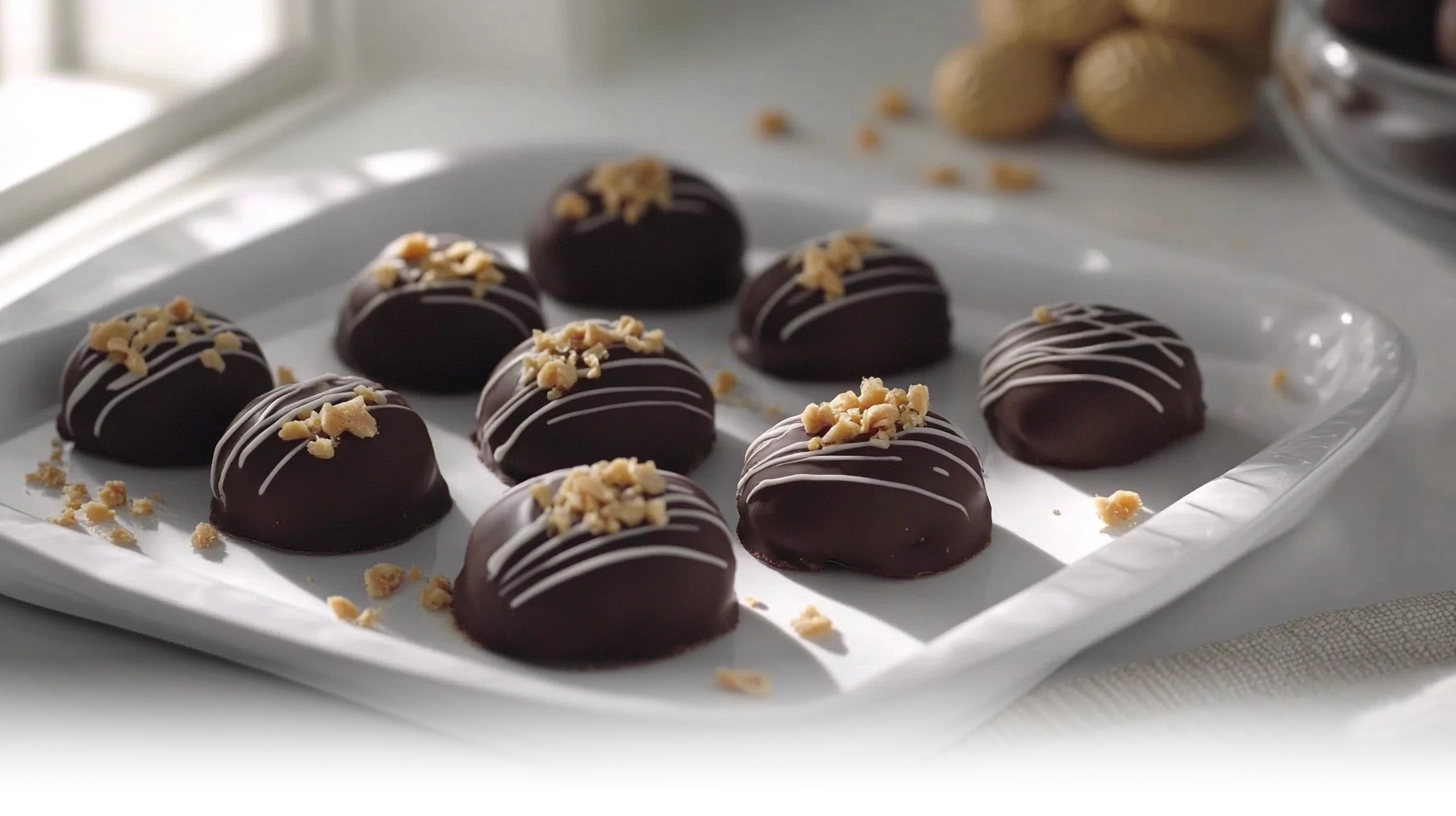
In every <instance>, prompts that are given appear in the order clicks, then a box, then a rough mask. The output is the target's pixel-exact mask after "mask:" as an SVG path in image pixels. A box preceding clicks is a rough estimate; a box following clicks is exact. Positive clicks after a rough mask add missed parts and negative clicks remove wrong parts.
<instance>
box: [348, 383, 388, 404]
mask: <svg viewBox="0 0 1456 816" xmlns="http://www.w3.org/2000/svg"><path fill="white" fill-rule="evenodd" d="M354 393H355V394H358V395H359V396H360V397H362V398H363V399H364V401H365V402H367V403H370V404H378V403H381V402H384V401H385V399H384V397H381V396H379V392H378V391H375V390H374V389H373V388H370V387H369V386H367V385H356V386H354Z"/></svg>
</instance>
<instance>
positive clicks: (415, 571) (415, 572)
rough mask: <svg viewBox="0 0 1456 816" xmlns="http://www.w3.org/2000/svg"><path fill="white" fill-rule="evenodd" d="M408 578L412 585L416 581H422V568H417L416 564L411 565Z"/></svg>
mask: <svg viewBox="0 0 1456 816" xmlns="http://www.w3.org/2000/svg"><path fill="white" fill-rule="evenodd" d="M408 577H409V581H410V583H414V582H415V581H418V580H420V568H419V567H417V566H415V565H414V564H410V568H409V576H408Z"/></svg>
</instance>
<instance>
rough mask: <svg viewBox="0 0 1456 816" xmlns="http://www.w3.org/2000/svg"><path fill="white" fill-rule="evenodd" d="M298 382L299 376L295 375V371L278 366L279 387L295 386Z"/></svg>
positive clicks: (284, 366)
mask: <svg viewBox="0 0 1456 816" xmlns="http://www.w3.org/2000/svg"><path fill="white" fill-rule="evenodd" d="M296 382H298V376H297V375H295V374H294V373H293V369H291V368H289V367H288V366H286V365H281V366H278V384H279V385H293V384H294V383H296Z"/></svg>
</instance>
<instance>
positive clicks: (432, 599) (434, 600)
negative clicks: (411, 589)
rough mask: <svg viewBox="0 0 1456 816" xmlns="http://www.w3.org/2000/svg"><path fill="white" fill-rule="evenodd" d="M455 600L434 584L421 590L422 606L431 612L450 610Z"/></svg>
mask: <svg viewBox="0 0 1456 816" xmlns="http://www.w3.org/2000/svg"><path fill="white" fill-rule="evenodd" d="M453 600H455V596H453V595H451V594H450V593H449V592H447V591H445V590H443V589H441V588H439V587H438V586H435V585H434V584H425V586H424V588H423V589H421V590H420V606H423V607H424V608H426V609H428V610H430V611H431V612H439V611H441V610H443V609H448V608H449V607H450V602H451V601H453Z"/></svg>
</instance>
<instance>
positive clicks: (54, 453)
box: [51, 439, 66, 463]
mask: <svg viewBox="0 0 1456 816" xmlns="http://www.w3.org/2000/svg"><path fill="white" fill-rule="evenodd" d="M65 458H66V443H64V442H62V441H61V440H59V439H52V440H51V461H52V462H56V463H60V462H62V461H65Z"/></svg>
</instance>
